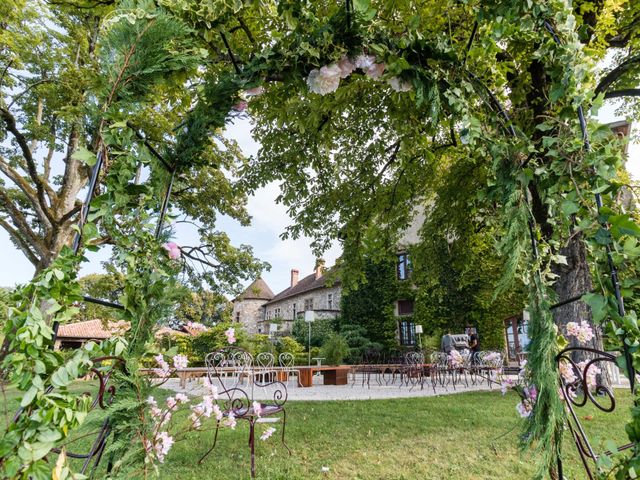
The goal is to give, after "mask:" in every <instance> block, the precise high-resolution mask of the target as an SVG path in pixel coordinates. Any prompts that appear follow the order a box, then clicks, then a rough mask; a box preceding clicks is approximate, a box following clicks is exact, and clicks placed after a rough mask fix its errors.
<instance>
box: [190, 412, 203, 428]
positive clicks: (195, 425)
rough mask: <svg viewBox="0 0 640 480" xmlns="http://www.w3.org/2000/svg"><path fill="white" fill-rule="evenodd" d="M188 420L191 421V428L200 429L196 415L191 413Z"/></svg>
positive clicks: (198, 418)
mask: <svg viewBox="0 0 640 480" xmlns="http://www.w3.org/2000/svg"><path fill="white" fill-rule="evenodd" d="M189 420H191V426H193V428H200V425H201V423H200V417H199V416H198V414H197V413H195V412H193V413H192V414H191V415H189Z"/></svg>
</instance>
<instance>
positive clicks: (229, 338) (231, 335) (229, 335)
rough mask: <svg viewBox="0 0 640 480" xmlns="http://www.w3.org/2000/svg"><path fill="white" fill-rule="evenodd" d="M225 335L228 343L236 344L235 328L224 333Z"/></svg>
mask: <svg viewBox="0 0 640 480" xmlns="http://www.w3.org/2000/svg"><path fill="white" fill-rule="evenodd" d="M224 334H225V336H226V337H227V342H229V343H230V344H232V343H236V330H235V328H233V327H231V328H228V329H227V330H226V331H225V332H224Z"/></svg>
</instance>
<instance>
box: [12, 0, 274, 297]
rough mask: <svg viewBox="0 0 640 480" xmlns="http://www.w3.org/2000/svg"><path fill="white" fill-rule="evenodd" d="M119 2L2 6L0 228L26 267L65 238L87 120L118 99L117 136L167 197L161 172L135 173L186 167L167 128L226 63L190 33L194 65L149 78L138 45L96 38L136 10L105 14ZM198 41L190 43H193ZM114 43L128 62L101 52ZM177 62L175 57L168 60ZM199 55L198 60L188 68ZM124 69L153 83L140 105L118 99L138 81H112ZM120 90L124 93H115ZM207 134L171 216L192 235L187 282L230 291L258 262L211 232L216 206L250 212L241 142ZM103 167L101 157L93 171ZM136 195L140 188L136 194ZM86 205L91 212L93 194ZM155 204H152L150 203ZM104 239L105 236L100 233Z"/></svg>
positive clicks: (236, 214)
mask: <svg viewBox="0 0 640 480" xmlns="http://www.w3.org/2000/svg"><path fill="white" fill-rule="evenodd" d="M117 4H118V2H109V1H108V2H100V4H98V5H92V4H91V5H90V4H87V5H84V4H82V2H80V3H74V2H45V1H44V0H38V1H34V2H23V1H21V0H11V1H9V2H3V3H2V5H0V18H3V22H4V23H3V24H2V28H1V29H0V227H2V228H3V229H4V230H6V231H7V232H8V234H9V236H10V238H11V240H12V242H13V243H14V244H15V245H16V246H17V247H18V248H19V249H20V250H21V251H22V252H23V253H24V255H25V256H26V258H27V259H28V260H29V261H30V262H31V263H32V264H33V266H34V267H35V270H36V273H37V272H38V271H40V270H41V269H43V268H45V267H46V266H48V265H49V264H50V263H51V261H52V260H53V259H54V258H55V257H56V256H57V255H58V253H59V252H60V250H61V249H62V247H63V246H64V245H69V244H70V243H71V240H72V238H73V236H74V235H75V231H74V224H75V223H77V221H78V218H79V212H80V207H81V197H82V196H84V193H85V190H86V186H87V183H88V178H89V173H90V169H91V164H92V163H93V162H94V161H95V153H97V151H98V149H99V148H98V147H99V146H98V145H96V142H98V140H97V139H98V136H97V132H98V131H99V130H103V133H105V132H107V133H108V132H109V129H108V126H105V125H102V123H101V122H99V121H98V120H97V119H98V118H100V117H101V114H102V112H104V111H108V110H109V109H113V108H114V104H115V103H114V102H115V101H116V100H118V101H119V103H118V108H119V109H120V111H119V112H118V114H119V116H120V117H121V118H123V119H124V120H123V122H124V123H126V127H127V131H126V133H125V135H130V136H132V137H133V138H135V139H136V140H137V141H138V143H139V146H138V154H139V165H138V172H139V174H138V178H137V181H138V182H139V183H144V182H145V181H146V183H147V184H148V185H149V186H150V187H151V188H155V189H156V191H155V192H154V195H155V197H156V198H157V199H161V198H162V196H163V195H164V193H165V190H164V187H163V186H160V185H164V184H163V181H162V179H159V178H158V179H154V178H151V179H149V180H148V181H147V180H146V179H145V177H146V176H148V175H147V172H148V171H149V165H150V164H151V163H152V162H156V163H159V162H160V163H164V165H165V167H167V168H168V169H171V168H172V166H173V165H175V164H176V163H177V162H179V161H184V162H187V163H188V161H189V160H187V159H188V158H189V155H188V154H187V153H185V150H187V149H188V147H186V148H183V149H182V151H179V150H180V149H176V147H175V142H176V126H178V125H180V124H181V122H183V121H184V118H185V116H186V115H187V114H188V112H189V110H190V108H192V106H193V104H194V102H196V101H197V98H198V95H199V93H200V88H201V84H202V82H203V81H204V80H203V79H205V78H206V76H207V75H213V74H214V73H213V72H215V71H217V70H224V69H225V68H232V63H231V59H230V57H229V55H225V54H223V53H221V52H219V50H218V48H217V46H216V47H215V49H212V51H213V52H214V53H209V51H208V49H207V45H206V43H205V42H203V41H202V39H199V40H196V42H193V43H192V45H183V47H182V48H184V49H185V50H183V51H182V52H181V55H182V56H183V57H182V58H183V59H189V60H188V62H186V63H189V64H190V65H192V66H191V67H190V68H189V69H185V72H184V74H183V75H181V76H178V77H175V76H174V77H171V79H169V78H167V79H165V80H164V81H157V80H156V79H152V75H151V74H150V73H149V72H138V71H136V70H135V65H136V62H138V63H139V62H141V61H145V59H144V57H143V56H144V54H145V52H146V51H148V50H149V49H147V46H146V45H144V44H143V45H138V46H137V49H132V50H131V51H124V50H123V51H120V50H121V49H122V48H125V47H127V48H128V45H125V44H123V45H119V44H118V42H119V37H118V36H117V35H115V36H113V37H112V38H111V39H110V40H109V41H110V42H111V43H109V44H104V45H101V44H100V43H99V42H98V41H97V40H98V36H99V34H100V33H101V32H103V31H105V29H106V27H108V23H109V22H114V21H117V19H118V18H120V17H117V16H122V15H132V16H134V17H135V16H136V15H144V14H145V10H144V8H145V7H144V5H142V4H141V5H140V6H137V4H135V3H131V4H130V5H129V4H127V5H128V7H127V6H126V5H124V7H125V8H123V9H122V10H115V7H116V5H117ZM87 7H91V8H87ZM123 12H125V13H123ZM181 33H183V32H181ZM140 38H143V37H142V36H141V37H140ZM197 42H199V43H200V45H199V46H198V47H195V45H196V43H197ZM114 51H116V52H118V54H119V55H120V54H121V57H122V58H123V59H125V62H130V63H131V65H130V66H132V67H133V68H129V65H127V64H117V65H116V64H113V62H112V61H110V59H108V58H103V57H104V56H105V55H109V54H112V53H109V52H114ZM165 55H166V57H165V58H163V59H160V60H162V61H165V62H166V61H171V55H169V52H165ZM175 61H178V62H179V61H182V60H180V59H178V58H177V56H176V60H175ZM199 62H200V64H201V66H200V68H195V65H197V64H198V63H199ZM100 64H102V65H107V66H110V71H108V72H105V71H102V70H101V69H100V67H99V65H100ZM122 72H125V73H126V75H138V76H139V75H143V76H145V75H146V76H147V77H148V78H149V82H148V86H149V87H151V86H152V87H153V90H152V91H150V92H148V93H149V95H148V102H147V103H140V102H135V101H133V100H132V101H131V102H130V104H127V103H126V99H127V98H135V94H136V92H131V91H128V90H127V88H128V87H127V86H128V85H132V84H134V81H135V80H140V78H134V77H130V78H129V77H127V78H122V79H120V78H119V77H118V75H120V74H122ZM159 73H161V72H159ZM105 75H106V77H105ZM118 83H120V84H121V85H124V86H125V87H124V88H122V89H121V91H119V93H118V94H117V95H115V91H112V92H111V94H109V92H107V93H106V94H105V95H103V94H102V92H103V91H104V90H105V88H106V87H105V85H109V84H114V85H115V84H118ZM143 83H144V82H143ZM118 95H120V96H124V98H120V97H118V98H116V97H117V96H118ZM122 100H125V101H124V102H123V101H122ZM123 125H124V124H123ZM207 134H208V135H210V137H209V138H205V139H201V140H199V142H200V143H199V144H200V145H201V146H202V148H199V149H198V150H197V152H196V155H197V159H196V160H194V166H193V167H191V168H182V169H181V170H180V173H179V174H178V175H177V176H176V178H175V181H174V189H173V195H172V197H171V198H172V203H171V207H172V209H170V211H169V213H170V215H171V216H172V217H173V218H176V219H178V220H179V221H181V222H184V223H190V224H192V225H194V226H195V228H196V229H197V232H198V234H199V236H200V242H199V243H198V244H196V245H193V246H189V247H188V249H187V250H185V251H184V256H183V261H184V266H185V269H186V272H187V277H186V280H188V281H192V282H193V283H194V284H196V285H200V284H202V283H205V284H207V283H208V284H209V285H210V286H212V287H213V288H218V287H220V289H222V290H230V289H231V290H233V289H234V288H238V279H242V278H245V277H246V278H251V277H254V276H256V275H257V274H258V272H259V271H260V270H261V269H262V268H264V267H265V264H262V263H260V262H257V261H256V259H255V258H254V257H253V254H252V249H251V247H249V246H246V245H241V246H239V247H236V246H233V245H232V244H231V240H230V239H229V237H228V235H226V233H225V232H220V231H218V230H217V228H216V220H217V218H218V215H220V214H223V215H227V216H229V217H231V218H234V219H236V220H238V221H239V222H240V223H241V224H242V225H247V224H248V222H249V221H250V218H249V216H248V214H247V212H246V210H245V206H246V195H245V193H244V191H243V190H242V189H241V188H240V187H239V186H238V185H237V184H236V183H234V182H233V181H232V180H231V179H232V177H233V176H234V175H235V172H236V169H237V167H238V165H240V164H241V163H242V162H243V157H242V154H241V152H240V150H239V148H238V147H237V145H236V144H235V143H234V142H233V141H230V140H228V139H226V138H224V136H223V134H222V131H221V130H216V131H211V132H207ZM183 147H184V146H183ZM196 163H197V167H196V166H195V164H196ZM108 170H109V161H107V162H105V167H104V169H103V172H102V175H106V174H107V173H108ZM156 176H157V174H156ZM101 178H102V176H101ZM99 188H100V187H99ZM144 192H145V189H144V188H143V187H140V193H141V194H143V193H144ZM98 193H100V190H99V191H98ZM94 206H96V208H99V200H97V201H96V203H95V204H94ZM157 207H158V210H159V207H160V205H159V200H158V205H157ZM110 241H111V239H110V238H109V237H108V235H105V236H103V238H102V239H101V240H100V242H102V243H109V242H110ZM202 260H204V261H202Z"/></svg>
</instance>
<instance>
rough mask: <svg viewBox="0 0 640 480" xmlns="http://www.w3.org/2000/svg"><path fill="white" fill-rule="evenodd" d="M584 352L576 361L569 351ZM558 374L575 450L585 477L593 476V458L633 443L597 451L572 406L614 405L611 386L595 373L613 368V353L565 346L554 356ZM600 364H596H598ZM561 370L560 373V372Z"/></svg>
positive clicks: (609, 407) (603, 408)
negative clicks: (590, 404) (607, 385)
mask: <svg viewBox="0 0 640 480" xmlns="http://www.w3.org/2000/svg"><path fill="white" fill-rule="evenodd" d="M575 353H577V354H579V355H583V356H584V355H588V356H589V358H588V359H586V360H585V361H584V363H582V362H581V363H576V362H575V360H574V359H573V354H575ZM556 363H557V365H558V372H559V376H560V384H561V388H560V391H561V392H562V398H563V400H564V404H565V408H566V410H567V426H568V428H569V431H570V432H571V436H572V438H573V441H574V442H575V444H576V448H577V450H578V454H579V455H580V459H581V460H582V465H583V466H584V469H585V472H586V474H587V477H588V478H589V479H590V480H594V479H596V478H599V477H598V473H597V472H598V468H597V462H598V458H599V457H601V456H602V455H607V456H611V455H612V454H614V453H617V452H622V451H624V450H628V449H630V448H634V447H635V444H633V443H627V444H625V445H622V446H620V447H617V448H616V452H611V451H605V452H602V453H600V454H597V453H596V452H595V450H594V449H593V447H592V445H591V443H590V442H589V438H588V437H587V434H586V432H585V430H584V428H583V427H582V424H581V423H580V416H579V414H578V413H577V412H576V409H578V408H581V407H584V406H585V405H586V404H587V403H589V402H590V403H592V404H593V405H594V406H595V407H596V408H597V409H598V410H600V411H602V412H605V413H609V412H613V411H614V410H615V408H616V400H615V397H614V394H613V390H612V389H610V388H608V387H606V386H604V385H602V384H601V382H600V380H599V377H600V374H601V372H602V371H604V370H605V368H607V367H608V366H609V365H611V364H613V366H615V367H616V368H617V363H616V356H615V355H613V354H611V353H607V352H603V351H600V350H595V349H593V348H588V347H568V348H565V349H564V350H562V351H561V352H560V353H559V354H558V355H557V356H556ZM598 365H600V366H598ZM563 371H564V375H563ZM558 469H559V470H560V472H561V470H562V462H561V460H560V459H558Z"/></svg>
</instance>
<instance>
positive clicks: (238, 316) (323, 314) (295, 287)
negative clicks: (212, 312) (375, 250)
mask: <svg viewBox="0 0 640 480" xmlns="http://www.w3.org/2000/svg"><path fill="white" fill-rule="evenodd" d="M299 277H300V272H299V271H298V270H296V269H294V270H291V282H290V285H289V287H288V288H286V289H285V290H283V291H282V292H280V293H278V294H277V295H274V294H273V292H272V291H271V289H270V288H269V286H268V285H267V283H266V282H265V281H264V280H263V279H261V278H259V279H257V280H256V281H255V282H253V283H252V284H251V285H250V286H249V287H248V288H247V289H246V290H245V291H244V292H243V293H242V294H241V295H239V296H238V297H237V298H236V299H234V300H233V321H234V322H235V323H239V324H241V325H242V326H243V327H244V329H245V330H246V331H247V332H248V333H250V334H255V333H262V334H268V333H270V332H273V331H275V330H274V329H275V328H277V331H278V332H279V333H288V332H291V329H292V327H293V321H294V320H295V319H296V318H303V317H304V312H305V311H313V312H314V314H315V318H316V319H327V318H335V317H337V316H338V315H339V314H340V294H341V288H340V284H339V282H337V281H336V282H333V283H330V282H331V280H330V279H329V278H328V277H329V276H328V275H326V274H325V268H324V261H322V260H318V262H317V263H316V268H315V269H314V272H313V273H312V274H311V275H308V276H306V277H304V278H302V279H300V278H299ZM272 325H274V327H272ZM275 326H277V327H275Z"/></svg>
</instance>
